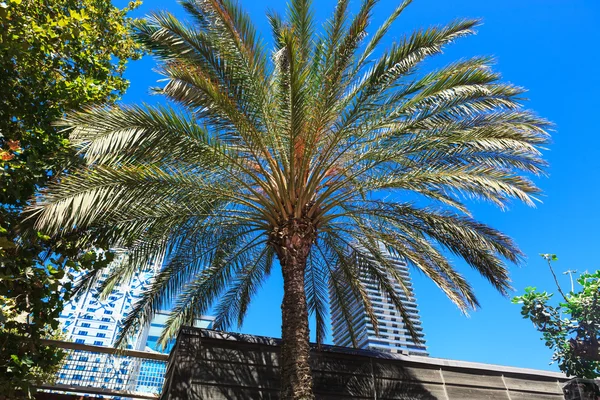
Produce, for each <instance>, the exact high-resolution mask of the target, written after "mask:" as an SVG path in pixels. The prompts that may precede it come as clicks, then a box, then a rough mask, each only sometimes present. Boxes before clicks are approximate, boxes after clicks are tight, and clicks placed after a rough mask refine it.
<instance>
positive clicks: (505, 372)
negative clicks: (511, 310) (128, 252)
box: [161, 328, 567, 400]
mask: <svg viewBox="0 0 600 400" xmlns="http://www.w3.org/2000/svg"><path fill="white" fill-rule="evenodd" d="M279 344H280V342H279V341H278V340H274V339H269V338H263V337H256V336H249V335H238V334H226V333H220V332H215V331H209V330H203V329H194V328H184V329H182V331H181V332H180V334H179V338H178V339H177V344H176V346H175V348H174V349H173V352H172V353H171V357H170V360H169V365H168V367H167V377H166V380H165V388H164V390H163V394H162V397H161V398H162V399H165V400H167V399H168V400H184V399H185V400H191V399H232V400H233V399H236V400H238V399H278V398H279V366H278V358H279ZM312 369H313V376H314V385H315V386H314V390H315V395H316V397H317V399H322V400H329V399H332V400H333V399H377V400H385V399H404V400H470V399H473V400H534V399H536V400H559V399H563V395H562V390H561V387H562V384H563V383H564V382H565V381H566V380H567V379H566V378H565V377H564V375H562V374H558V373H553V372H547V371H536V370H526V369H519V368H510V367H500V366H493V365H487V364H476V363H468V362H460V361H452V360H443V359H434V358H428V357H416V356H402V355H395V354H386V353H379V352H372V351H364V350H354V349H348V348H341V347H334V346H323V347H322V348H321V349H320V350H319V349H316V348H315V349H313V352H312Z"/></svg>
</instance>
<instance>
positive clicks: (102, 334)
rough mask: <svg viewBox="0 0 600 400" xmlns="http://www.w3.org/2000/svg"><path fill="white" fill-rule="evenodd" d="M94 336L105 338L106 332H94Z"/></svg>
mask: <svg viewBox="0 0 600 400" xmlns="http://www.w3.org/2000/svg"><path fill="white" fill-rule="evenodd" d="M96 337H101V338H105V337H106V333H96Z"/></svg>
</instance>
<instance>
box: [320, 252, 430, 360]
mask: <svg viewBox="0 0 600 400" xmlns="http://www.w3.org/2000/svg"><path fill="white" fill-rule="evenodd" d="M395 265H396V267H397V271H398V273H399V275H400V276H401V277H402V279H403V283H404V286H405V287H406V288H407V289H408V293H407V292H405V291H404V289H403V288H402V286H400V284H399V283H398V282H395V284H394V288H395V290H396V293H397V294H398V295H399V297H400V298H401V299H402V302H403V304H404V307H405V309H406V311H407V313H408V315H409V318H410V320H411V322H412V324H413V326H414V327H415V330H416V331H417V333H418V336H419V339H420V343H419V344H416V343H415V341H414V340H413V338H412V337H411V335H410V333H409V332H408V330H407V329H406V324H405V323H404V320H403V318H402V315H401V314H400V312H398V310H397V309H396V307H395V306H394V304H393V303H392V302H391V301H390V300H389V299H388V298H387V297H386V296H384V295H383V294H382V293H381V292H380V291H379V287H378V285H377V282H376V281H375V280H374V279H370V278H369V276H368V275H366V274H361V276H360V279H361V282H362V284H363V286H364V288H365V290H366V293H367V296H368V297H369V299H370V300H371V303H372V305H373V311H374V313H375V316H376V317H377V322H378V327H379V336H378V335H376V334H375V329H374V328H373V324H372V323H371V320H370V319H369V317H368V316H367V313H366V311H365V309H364V306H363V305H362V303H360V302H358V301H356V300H351V303H350V305H349V307H348V310H349V312H350V319H351V323H352V326H353V328H354V333H355V336H356V342H357V347H358V348H360V349H369V350H378V351H386V352H391V353H402V354H409V355H418V356H428V355H429V354H428V352H427V346H426V345H425V334H424V333H423V327H422V326H421V319H420V317H419V311H418V309H417V303H416V299H415V296H414V293H413V287H412V282H411V279H410V274H409V271H408V266H407V264H406V263H405V262H403V261H400V260H398V261H396V262H395ZM392 279H393V278H392ZM330 296H331V298H332V300H333V290H332V289H330ZM349 297H352V296H349ZM352 298H353V297H352ZM331 303H332V307H331V322H332V327H333V329H332V331H333V344H334V345H336V346H344V347H352V338H351V336H350V332H349V331H348V329H347V328H346V324H345V322H344V317H343V314H342V311H341V309H340V307H339V306H338V305H337V304H335V303H334V302H333V301H332V302H331Z"/></svg>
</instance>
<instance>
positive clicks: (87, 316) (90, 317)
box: [83, 315, 94, 319]
mask: <svg viewBox="0 0 600 400" xmlns="http://www.w3.org/2000/svg"><path fill="white" fill-rule="evenodd" d="M92 318H94V317H93V316H91V315H84V316H83V319H92Z"/></svg>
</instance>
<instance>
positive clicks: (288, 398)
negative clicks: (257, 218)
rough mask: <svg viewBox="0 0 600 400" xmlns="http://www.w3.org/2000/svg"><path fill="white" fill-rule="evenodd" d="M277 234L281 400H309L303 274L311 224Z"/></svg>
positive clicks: (294, 223) (295, 224) (291, 226)
mask: <svg viewBox="0 0 600 400" xmlns="http://www.w3.org/2000/svg"><path fill="white" fill-rule="evenodd" d="M307 228H308V229H307ZM279 232H280V234H279V237H278V240H276V241H277V242H278V243H277V244H276V245H275V248H276V252H277V254H278V257H279V261H280V263H281V270H282V273H283V290H284V294H283V302H282V304H281V314H282V326H281V336H282V339H283V344H282V347H281V357H280V366H281V400H312V399H314V395H313V392H312V386H313V384H312V373H311V370H310V364H309V357H310V344H309V328H308V308H307V305H306V293H305V287H304V273H305V271H306V261H307V258H308V254H309V252H310V248H311V246H312V243H313V240H314V230H313V229H312V228H310V225H306V224H302V223H299V222H298V221H291V223H290V224H289V225H288V226H287V227H286V228H285V229H284V230H283V231H279Z"/></svg>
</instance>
